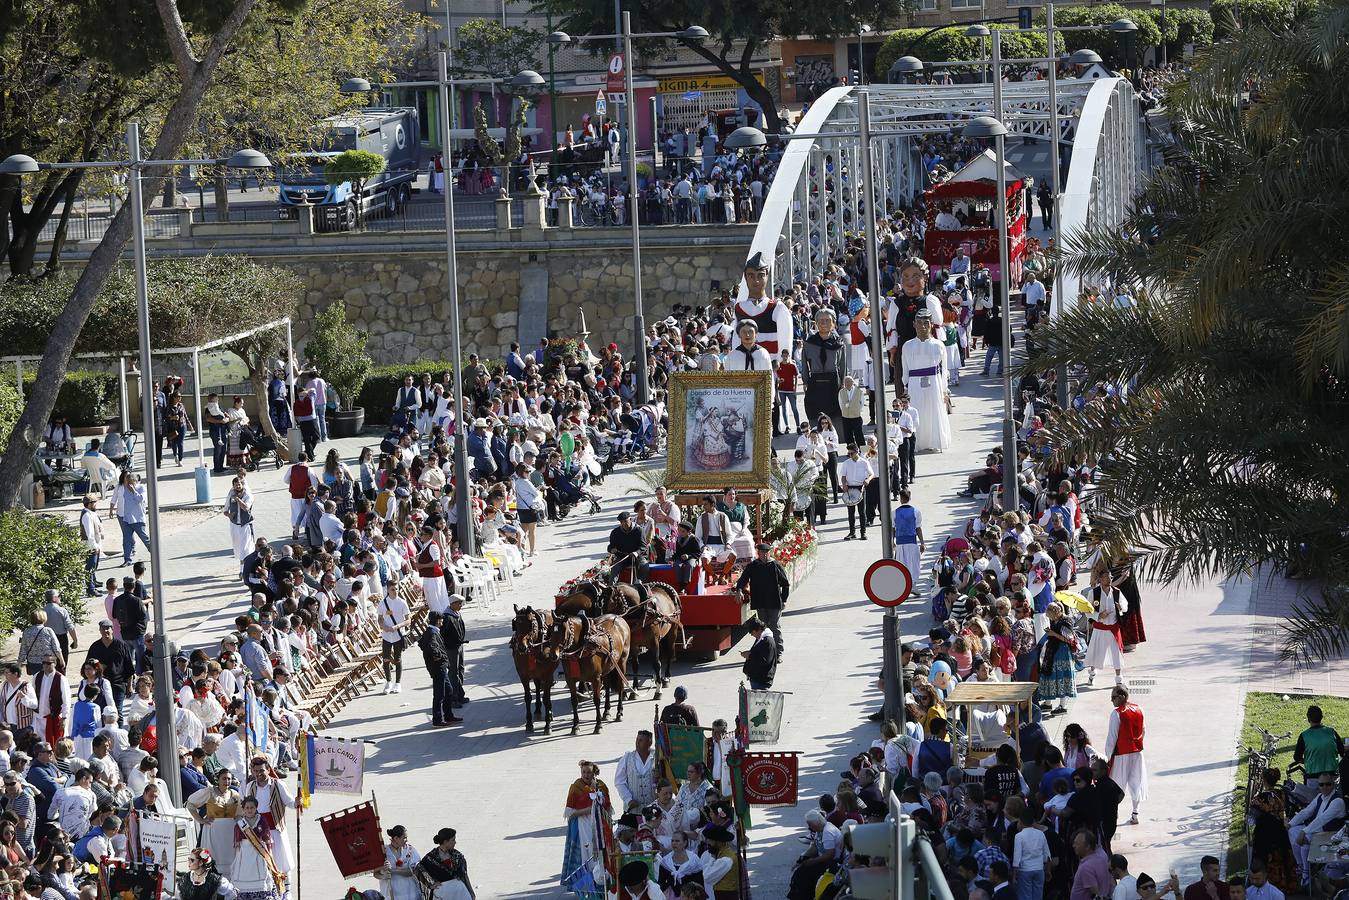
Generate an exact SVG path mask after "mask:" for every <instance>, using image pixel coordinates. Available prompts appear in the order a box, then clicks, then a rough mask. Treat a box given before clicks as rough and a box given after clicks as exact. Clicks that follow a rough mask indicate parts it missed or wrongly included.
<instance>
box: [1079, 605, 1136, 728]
mask: <svg viewBox="0 0 1349 900" xmlns="http://www.w3.org/2000/svg"><path fill="white" fill-rule="evenodd" d="M1087 599H1088V600H1091V601H1092V605H1093V606H1096V607H1097V609H1096V611H1095V612H1094V613H1093V614H1092V616H1091V618H1092V619H1093V621H1095V622H1099V623H1101V624H1102V625H1107V626H1110V628H1109V630H1107V629H1103V628H1097V627H1096V626H1095V625H1093V626H1092V629H1091V639H1090V640H1088V641H1087V666H1088V667H1090V668H1093V669H1107V668H1108V669H1114V670H1115V671H1120V670H1121V669H1123V668H1124V654H1123V653H1121V652H1120V645H1119V617H1120V613H1122V612H1123V611H1124V610H1123V609H1121V608H1120V607H1121V606H1126V608H1127V601H1125V600H1124V598H1123V597H1121V596H1120V595H1119V590H1117V589H1112V590H1109V591H1103V590H1101V589H1100V588H1099V587H1094V588H1092V589H1091V590H1090V591H1088V592H1087ZM1098 604H1099V605H1098ZM1107 746H1110V745H1108V744H1107Z"/></svg>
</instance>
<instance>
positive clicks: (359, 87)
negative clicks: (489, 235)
mask: <svg viewBox="0 0 1349 900" xmlns="http://www.w3.org/2000/svg"><path fill="white" fill-rule="evenodd" d="M436 75H437V77H436V80H435V81H392V82H386V83H383V84H372V83H371V82H370V81H369V80H368V79H365V78H348V79H347V80H346V81H344V82H343V83H342V93H344V94H367V93H369V92H370V91H372V90H376V89H379V88H390V87H391V88H427V87H434V88H436V90H437V94H438V95H439V115H440V122H441V129H442V133H443V135H444V140H443V141H442V143H443V144H444V151H445V172H446V174H447V175H448V174H449V173H450V172H451V170H452V169H453V151H452V150H451V149H450V91H451V90H452V89H453V88H454V87H455V85H457V84H465V83H472V84H482V83H484V82H485V81H488V80H491V81H493V82H498V81H499V82H503V83H505V84H506V85H509V86H510V87H512V88H515V89H517V90H519V89H530V88H539V87H542V86H543V85H544V83H545V82H544V80H543V76H542V75H540V74H539V73H538V72H535V71H533V70H532V69H525V70H524V71H522V72H520V73H519V74H517V75H515V76H513V77H511V78H506V79H481V78H479V79H469V80H467V81H451V80H450V76H449V55H448V54H447V53H446V52H445V51H443V50H442V51H440V52H438V53H436ZM509 178H510V173H509V171H508V172H507V185H508V186H509ZM442 188H443V190H442V192H441V193H442V195H443V198H444V202H445V268H446V271H445V291H446V295H445V296H446V302H447V304H448V308H447V309H446V310H445V311H444V313H443V315H442V318H448V319H449V320H450V358H451V360H452V361H453V362H452V363H451V365H452V367H453V369H454V372H453V375H454V377H453V378H452V379H451V382H452V384H453V390H454V476H455V485H454V511H455V530H456V533H457V534H458V537H459V547H460V549H461V550H462V552H464V553H467V554H472V553H473V552H474V550H475V549H476V547H477V545H476V542H475V535H474V530H473V517H472V514H471V513H470V512H469V503H468V486H469V478H468V472H469V468H468V426H469V423H470V422H471V421H472V417H471V416H470V415H468V414H467V413H466V412H465V410H464V383H463V382H464V372H463V367H462V366H461V365H460V361H461V358H462V350H461V347H460V334H459V265H458V261H457V259H456V256H457V254H456V252H455V240H454V186H453V182H452V180H451V179H450V178H448V177H447V178H446V179H445V183H444V184H443V185H442Z"/></svg>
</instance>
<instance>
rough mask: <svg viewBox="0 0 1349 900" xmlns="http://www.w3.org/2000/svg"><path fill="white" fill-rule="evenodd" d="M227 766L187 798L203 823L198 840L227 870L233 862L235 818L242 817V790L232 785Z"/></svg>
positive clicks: (217, 862) (192, 809)
mask: <svg viewBox="0 0 1349 900" xmlns="http://www.w3.org/2000/svg"><path fill="white" fill-rule="evenodd" d="M233 779H234V776H233V775H232V774H231V773H230V770H229V769H227V768H222V769H220V770H219V771H218V772H216V773H215V778H214V779H212V783H211V784H210V785H209V786H208V787H204V788H202V789H201V790H199V791H197V792H196V793H195V794H193V795H192V796H190V797H188V798H187V803H186V805H187V811H188V812H189V813H190V814H191V815H192V818H193V820H195V821H196V823H197V824H198V825H200V826H201V839H200V840H199V841H198V843H199V844H200V845H201V846H202V847H203V848H204V849H206V850H209V851H210V852H211V856H212V858H213V859H215V862H216V865H217V866H218V867H219V868H220V869H221V870H223V871H226V872H228V871H229V870H230V868H231V867H232V866H233V864H234V830H235V825H234V820H235V819H236V818H238V816H239V801H240V799H241V798H240V796H239V792H238V791H236V790H235V789H234V788H233V787H231V786H230V785H231V782H232V781H233Z"/></svg>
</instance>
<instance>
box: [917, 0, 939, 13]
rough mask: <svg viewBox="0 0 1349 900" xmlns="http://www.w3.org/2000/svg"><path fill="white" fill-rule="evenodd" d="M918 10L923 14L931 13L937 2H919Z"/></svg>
mask: <svg viewBox="0 0 1349 900" xmlns="http://www.w3.org/2000/svg"><path fill="white" fill-rule="evenodd" d="M918 8H919V9H920V10H922V11H923V12H931V11H932V10H934V9H936V8H937V0H919V5H918Z"/></svg>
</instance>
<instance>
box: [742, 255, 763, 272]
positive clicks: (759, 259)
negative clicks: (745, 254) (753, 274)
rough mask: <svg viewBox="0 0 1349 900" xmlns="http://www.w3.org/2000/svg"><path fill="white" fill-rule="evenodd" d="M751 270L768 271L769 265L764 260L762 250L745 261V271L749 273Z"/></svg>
mask: <svg viewBox="0 0 1349 900" xmlns="http://www.w3.org/2000/svg"><path fill="white" fill-rule="evenodd" d="M750 269H754V270H756V271H759V272H767V271H768V263H767V262H766V261H765V260H764V258H763V251H762V250H760V251H759V252H758V253H755V254H754V255H753V256H751V257H750V258H749V259H747V260H745V270H746V271H748V270H750Z"/></svg>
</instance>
